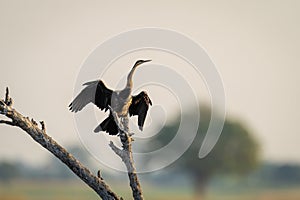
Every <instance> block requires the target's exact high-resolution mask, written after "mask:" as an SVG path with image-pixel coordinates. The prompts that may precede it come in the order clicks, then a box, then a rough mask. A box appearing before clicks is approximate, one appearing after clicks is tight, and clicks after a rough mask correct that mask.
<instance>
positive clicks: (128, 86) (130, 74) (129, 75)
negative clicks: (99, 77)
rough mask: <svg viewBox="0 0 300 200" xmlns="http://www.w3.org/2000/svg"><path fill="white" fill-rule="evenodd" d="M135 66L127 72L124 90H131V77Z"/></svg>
mask: <svg viewBox="0 0 300 200" xmlns="http://www.w3.org/2000/svg"><path fill="white" fill-rule="evenodd" d="M136 67H137V66H133V67H132V69H131V71H130V72H129V74H128V76H127V84H126V87H125V88H128V89H131V88H132V87H133V82H132V77H133V73H134V71H135V69H136Z"/></svg>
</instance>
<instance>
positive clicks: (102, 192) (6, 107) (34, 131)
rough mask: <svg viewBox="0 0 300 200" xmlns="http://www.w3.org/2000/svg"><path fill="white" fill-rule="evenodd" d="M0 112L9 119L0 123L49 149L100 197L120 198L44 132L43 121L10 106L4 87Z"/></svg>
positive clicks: (9, 99) (106, 198) (112, 199)
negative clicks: (27, 135) (31, 117)
mask: <svg viewBox="0 0 300 200" xmlns="http://www.w3.org/2000/svg"><path fill="white" fill-rule="evenodd" d="M0 114H1V115H4V116H6V117H7V118H9V119H10V120H11V121H8V120H0V123H2V124H6V125H10V126H17V127H19V128H21V129H22V130H24V131H25V132H26V133H27V134H29V135H30V136H31V137H32V139H33V140H35V141H36V142H37V143H39V144H40V145H41V146H43V147H44V148H45V149H47V150H48V151H50V152H51V153H52V154H53V155H55V156H56V157H57V158H58V159H59V160H61V161H62V162H63V163H64V164H65V165H67V167H68V168H70V169H71V170H72V171H73V172H74V174H76V175H77V176H78V177H79V178H80V179H81V180H82V181H84V182H85V183H86V184H87V185H88V186H89V187H91V188H92V189H93V190H94V191H95V192H96V193H97V194H98V195H99V196H100V197H101V198H102V199H105V200H119V199H120V198H119V197H118V196H117V195H116V194H115V193H114V192H113V191H112V190H111V189H110V188H109V186H108V185H107V184H106V183H105V182H104V180H103V179H102V178H101V175H100V173H99V177H97V176H95V175H93V174H92V173H91V172H90V171H89V169H87V168H86V167H85V166H84V165H83V164H81V163H80V162H79V161H78V160H77V159H76V158H75V157H74V156H73V155H72V154H70V153H69V152H67V151H66V149H64V148H63V147H62V146H60V145H59V144H58V143H57V142H56V141H55V140H53V139H52V138H51V137H50V136H48V135H47V134H46V128H45V123H44V122H40V123H41V126H42V127H41V128H39V127H38V124H37V123H36V121H35V120H33V119H32V120H29V118H28V117H24V116H23V115H22V114H20V113H19V112H18V111H16V110H15V109H14V108H12V99H11V98H10V97H9V90H8V88H6V95H5V99H4V100H0Z"/></svg>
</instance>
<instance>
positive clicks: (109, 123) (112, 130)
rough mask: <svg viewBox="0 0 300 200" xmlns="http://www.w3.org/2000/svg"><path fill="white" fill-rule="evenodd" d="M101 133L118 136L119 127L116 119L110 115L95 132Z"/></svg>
mask: <svg viewBox="0 0 300 200" xmlns="http://www.w3.org/2000/svg"><path fill="white" fill-rule="evenodd" d="M100 131H105V132H107V133H108V134H109V135H117V134H118V132H119V131H118V126H117V124H116V122H115V120H114V117H113V116H112V115H111V114H110V115H109V116H108V117H107V118H106V119H105V120H104V121H103V122H101V124H99V125H98V126H97V127H96V128H95V130H94V132H95V133H98V132H100Z"/></svg>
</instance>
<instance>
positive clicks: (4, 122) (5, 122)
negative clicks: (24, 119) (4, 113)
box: [0, 120, 16, 126]
mask: <svg viewBox="0 0 300 200" xmlns="http://www.w3.org/2000/svg"><path fill="white" fill-rule="evenodd" d="M0 124H7V125H10V126H16V124H15V123H14V122H12V121H7V120H0Z"/></svg>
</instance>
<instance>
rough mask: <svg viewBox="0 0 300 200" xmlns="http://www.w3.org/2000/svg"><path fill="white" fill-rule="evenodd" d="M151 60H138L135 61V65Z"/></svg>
mask: <svg viewBox="0 0 300 200" xmlns="http://www.w3.org/2000/svg"><path fill="white" fill-rule="evenodd" d="M150 61H151V60H138V61H136V62H135V64H134V67H137V66H139V65H141V64H143V63H145V62H150Z"/></svg>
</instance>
